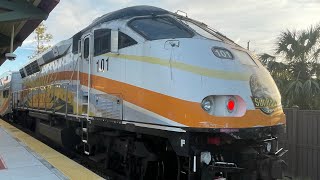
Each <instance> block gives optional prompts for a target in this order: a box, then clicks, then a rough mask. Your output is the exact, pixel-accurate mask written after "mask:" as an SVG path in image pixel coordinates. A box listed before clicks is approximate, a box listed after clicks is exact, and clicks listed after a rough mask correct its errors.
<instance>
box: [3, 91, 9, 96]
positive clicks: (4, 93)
mask: <svg viewBox="0 0 320 180" xmlns="http://www.w3.org/2000/svg"><path fill="white" fill-rule="evenodd" d="M2 97H3V98H8V97H9V90H4V91H2Z"/></svg>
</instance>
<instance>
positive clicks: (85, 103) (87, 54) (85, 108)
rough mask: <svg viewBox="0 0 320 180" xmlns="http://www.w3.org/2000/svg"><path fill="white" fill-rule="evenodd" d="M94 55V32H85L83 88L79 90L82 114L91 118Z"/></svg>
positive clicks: (80, 73) (80, 75) (82, 44)
mask: <svg viewBox="0 0 320 180" xmlns="http://www.w3.org/2000/svg"><path fill="white" fill-rule="evenodd" d="M92 57H93V40H92V34H91V33H89V34H85V35H83V36H82V38H81V60H80V62H79V65H80V66H79V78H80V83H81V86H80V87H81V88H80V90H79V92H78V93H79V96H78V101H79V102H80V104H79V105H80V110H79V111H78V112H81V115H84V116H86V117H87V119H89V115H90V96H91V93H90V91H91V67H92V65H91V64H92V63H91V62H92Z"/></svg>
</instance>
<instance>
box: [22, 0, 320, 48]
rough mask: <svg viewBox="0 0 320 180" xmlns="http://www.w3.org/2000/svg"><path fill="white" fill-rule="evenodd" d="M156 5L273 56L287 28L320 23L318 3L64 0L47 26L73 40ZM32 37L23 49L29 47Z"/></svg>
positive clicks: (293, 0) (311, 0) (314, 0)
mask: <svg viewBox="0 0 320 180" xmlns="http://www.w3.org/2000/svg"><path fill="white" fill-rule="evenodd" d="M142 4H147V5H153V6H158V7H161V8H164V9H168V10H170V11H173V12H175V11H176V10H178V9H179V10H183V11H185V12H187V14H188V16H189V17H191V18H194V19H197V20H200V21H202V22H205V23H206V24H208V25H209V26H211V27H213V28H214V29H217V30H219V31H220V32H222V33H223V34H225V35H227V36H229V37H230V38H231V39H234V40H235V41H236V42H238V43H239V44H240V45H242V46H245V47H246V44H247V41H249V40H250V42H251V47H252V50H256V51H257V52H269V53H272V50H273V48H274V43H275V42H276V37H277V36H278V35H279V34H280V32H281V31H284V30H286V29H303V28H307V27H308V26H310V25H312V24H316V23H318V22H320V16H318V14H319V12H320V3H319V1H318V0H268V1H256V0H246V1H243V0H225V1H219V0H197V1H193V0H162V1H155V0H149V1H147V0H135V1H133V0H118V1H113V0H92V1H81V0H67V1H60V3H59V4H58V6H57V7H56V8H55V9H54V10H53V12H52V13H51V14H50V16H49V18H48V20H47V21H46V22H45V24H46V25H47V27H48V32H50V33H51V34H53V37H54V42H53V43H57V42H59V41H61V40H64V39H67V38H70V37H71V36H72V35H74V34H75V33H77V32H78V31H80V30H81V29H83V28H85V27H86V26H87V25H89V24H90V23H91V22H92V21H93V20H94V19H95V18H97V17H99V16H101V15H103V14H106V13H108V12H111V11H114V10H118V9H120V8H124V7H128V6H134V5H142ZM31 41H32V37H31V36H30V37H29V38H28V39H27V40H26V41H25V43H24V45H23V47H29V46H30V44H32V43H31Z"/></svg>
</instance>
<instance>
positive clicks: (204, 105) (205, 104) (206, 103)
mask: <svg viewBox="0 0 320 180" xmlns="http://www.w3.org/2000/svg"><path fill="white" fill-rule="evenodd" d="M212 106H213V102H212V100H210V99H208V98H205V99H204V100H203V101H202V103H201V107H202V109H203V110H205V111H207V112H210V111H211V109H212Z"/></svg>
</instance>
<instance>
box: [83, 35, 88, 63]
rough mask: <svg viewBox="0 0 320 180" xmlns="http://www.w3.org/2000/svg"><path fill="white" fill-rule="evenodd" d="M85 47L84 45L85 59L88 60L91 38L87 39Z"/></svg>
mask: <svg viewBox="0 0 320 180" xmlns="http://www.w3.org/2000/svg"><path fill="white" fill-rule="evenodd" d="M83 45H84V50H83V51H84V52H83V57H84V58H88V57H89V38H86V39H85V40H84V43H83Z"/></svg>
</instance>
